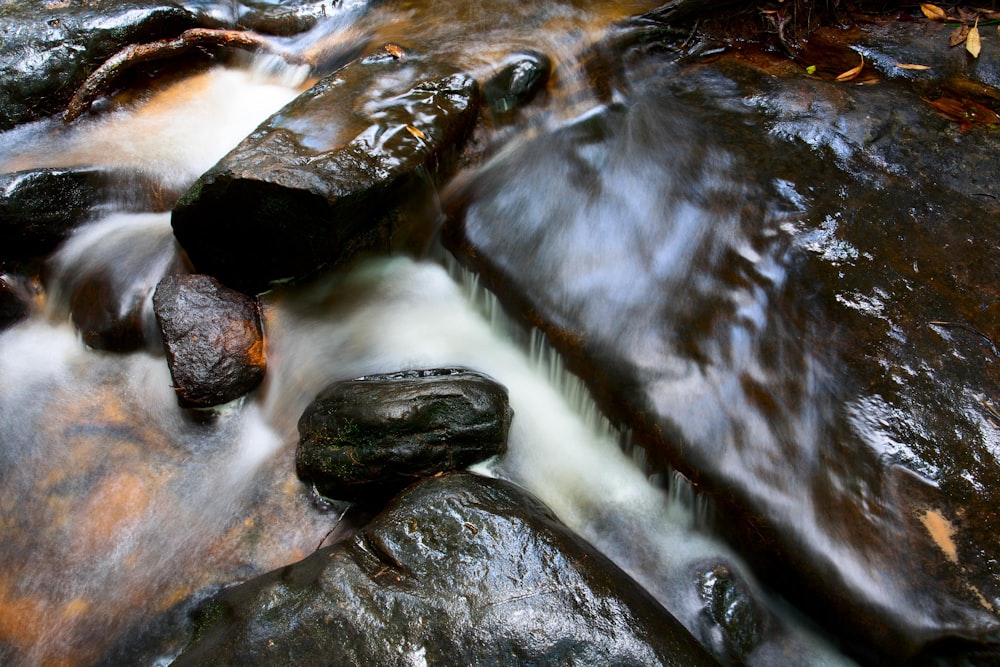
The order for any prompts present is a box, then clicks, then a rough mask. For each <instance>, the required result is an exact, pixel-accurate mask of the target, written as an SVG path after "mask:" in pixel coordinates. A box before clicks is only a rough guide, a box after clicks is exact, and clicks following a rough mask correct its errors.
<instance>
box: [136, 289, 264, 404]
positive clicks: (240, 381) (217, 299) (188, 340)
mask: <svg viewBox="0 0 1000 667" xmlns="http://www.w3.org/2000/svg"><path fill="white" fill-rule="evenodd" d="M153 307H154V310H155V312H156V320H157V322H159V324H160V332H161V334H162V336H163V346H164V349H165V350H166V352H167V363H168V364H169V365H170V375H171V376H172V377H173V380H174V390H175V391H176V392H177V401H178V403H180V405H181V406H182V407H185V408H208V407H212V406H214V405H220V404H222V403H228V402H229V401H232V400H234V399H236V398H239V397H240V396H243V395H244V394H246V393H247V392H249V391H250V390H252V389H253V388H255V387H256V386H257V385H258V384H260V382H261V380H263V379H264V372H265V367H266V361H265V358H264V338H263V331H262V328H261V323H260V307H259V305H258V303H257V301H256V299H252V298H250V297H248V296H246V295H245V294H243V293H242V292H237V291H236V290H232V289H229V288H227V287H225V286H224V285H221V284H220V283H219V281H217V280H215V279H214V278H212V277H211V276H204V275H174V276H168V277H166V278H164V279H163V280H162V281H160V284H159V285H157V287H156V292H155V294H154V295H153Z"/></svg>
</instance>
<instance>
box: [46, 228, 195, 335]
mask: <svg viewBox="0 0 1000 667" xmlns="http://www.w3.org/2000/svg"><path fill="white" fill-rule="evenodd" d="M164 217H165V216H164V215H162V214H148V213H147V214H124V213H118V214H115V215H112V216H108V217H107V218H105V219H103V220H100V221H97V222H93V223H89V224H88V225H86V226H84V227H82V228H80V229H79V230H77V231H76V232H75V233H74V234H73V236H72V237H71V238H70V239H68V240H67V241H66V243H65V244H63V246H62V247H61V248H60V249H59V251H58V252H57V253H56V254H55V255H53V257H52V260H51V261H50V263H49V271H48V276H47V278H46V282H47V284H48V285H49V286H50V287H49V291H50V293H51V294H52V301H53V308H54V309H55V312H57V313H60V314H61V311H62V310H66V311H68V314H69V317H70V318H71V320H72V321H73V323H74V324H75V325H76V328H77V329H78V330H79V332H80V335H81V336H82V338H83V341H84V343H86V344H87V345H89V346H90V347H93V348H95V349H99V350H108V351H114V352H128V351H133V350H137V349H139V348H141V347H143V345H146V344H149V343H152V342H156V341H158V338H159V336H158V333H157V332H156V326H155V322H153V312H152V303H151V301H150V296H151V295H152V292H153V289H154V287H155V286H156V283H158V282H159V281H160V279H161V278H163V277H164V276H165V275H167V274H169V273H173V272H175V271H178V270H181V267H182V266H183V260H182V258H181V257H180V255H179V254H178V252H177V249H176V246H175V245H174V244H173V243H171V239H170V228H169V227H168V226H166V225H164V222H165V221H164ZM153 349H155V347H153Z"/></svg>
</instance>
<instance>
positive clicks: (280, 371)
mask: <svg viewBox="0 0 1000 667" xmlns="http://www.w3.org/2000/svg"><path fill="white" fill-rule="evenodd" d="M595 4H600V8H599V9H594V8H593V7H592V5H595ZM655 4H656V3H649V2H617V3H590V2H576V3H573V2H566V3H495V2H491V3H485V2H484V3H475V2H470V3H458V2H452V1H443V0H442V1H433V0H432V1H426V2H402V3H392V4H390V3H385V5H382V6H379V7H376V8H374V9H371V10H368V11H362V7H361V6H360V5H358V6H354V5H350V4H348V6H347V7H346V8H345V9H344V11H343V13H342V14H340V15H338V16H336V17H333V18H331V19H330V20H329V21H327V22H324V23H321V24H320V25H319V26H318V27H317V28H316V29H315V30H314V31H312V32H311V33H310V34H308V35H305V36H300V37H297V38H294V39H289V40H286V41H285V42H284V47H285V48H287V49H290V50H291V49H294V50H296V51H299V52H307V53H310V54H312V57H313V58H314V59H315V60H317V61H324V59H326V60H327V61H335V60H336V59H337V57H338V55H337V54H342V53H343V52H344V51H345V49H347V50H350V49H355V48H357V45H358V44H360V43H368V42H370V43H383V42H389V41H391V42H397V43H401V44H405V45H406V46H407V48H412V49H413V50H414V51H419V52H421V53H426V54H428V55H429V56H433V57H435V58H439V59H441V60H444V61H446V62H452V63H454V64H456V65H458V66H460V67H464V68H466V69H467V70H469V71H470V72H471V73H473V74H474V75H476V76H477V77H480V78H485V77H486V76H488V75H489V74H490V73H491V72H492V71H494V70H495V69H496V68H497V66H498V64H500V63H502V62H503V59H504V58H505V57H506V56H507V55H508V54H509V53H511V52H513V51H517V50H519V49H528V48H530V49H539V50H542V51H544V52H546V53H548V54H549V55H550V56H553V58H554V60H555V63H554V66H555V75H554V80H553V82H552V84H551V85H550V91H551V93H552V94H553V96H554V97H555V98H556V100H557V101H556V103H554V104H551V105H550V106H549V107H548V108H549V109H550V110H552V117H551V118H548V119H545V122H547V123H551V124H553V125H555V124H558V123H560V122H561V120H562V119H564V118H567V117H570V116H573V115H578V114H579V113H580V112H581V110H586V108H587V107H588V105H592V106H593V105H596V104H597V101H596V100H594V99H592V98H590V99H588V98H587V96H585V95H584V96H581V95H580V91H581V90H583V89H584V87H583V86H582V85H581V84H580V78H581V77H582V76H583V74H582V73H581V68H580V66H579V62H578V58H579V56H580V54H581V53H582V52H583V51H584V50H585V49H586V47H587V46H588V45H590V44H592V43H594V42H596V41H598V40H599V39H600V38H601V37H602V36H603V35H604V34H605V33H606V31H607V30H608V28H609V26H610V25H611V24H612V22H613V21H615V20H617V19H620V18H624V17H627V16H630V15H634V14H636V13H639V12H641V11H643V10H646V9H649V8H651V6H653V5H655ZM534 5H542V7H541V8H536V7H535V6H534ZM310 82H311V79H309V78H308V77H307V76H306V72H305V71H304V70H303V69H301V68H275V67H274V66H273V61H272V60H267V59H259V60H255V61H253V62H247V63H244V64H243V65H238V66H216V67H213V68H211V69H208V70H207V71H202V72H199V73H196V74H193V75H192V76H190V77H187V78H183V79H181V80H179V81H175V82H172V83H170V84H169V85H165V86H162V87H159V88H157V89H156V90H153V91H151V92H150V94H149V95H147V96H144V97H142V98H141V99H140V100H139V101H133V102H128V103H123V104H121V105H120V106H118V107H115V108H113V109H111V110H108V111H105V112H103V113H101V114H95V115H93V116H92V117H87V118H84V119H83V120H81V121H80V122H78V123H77V124H75V125H73V126H71V127H68V128H64V127H62V126H60V125H58V124H57V123H56V122H54V121H41V122H38V123H34V124H31V125H29V126H26V127H22V128H18V129H16V130H13V131H11V132H9V133H7V134H6V135H2V136H0V166H2V169H3V170H4V171H12V170H17V169H26V168H33V167H42V166H71V165H101V166H112V167H122V168H126V169H131V170H136V171H139V172H142V173H144V174H147V175H149V176H151V177H153V178H155V179H157V181H158V182H160V183H162V184H163V186H164V188H166V189H177V188H179V187H180V188H183V187H185V186H186V185H188V184H190V183H191V182H193V181H194V179H195V178H197V176H198V175H199V174H200V173H202V172H203V171H204V170H205V169H207V168H208V167H210V166H211V165H212V164H213V163H214V162H215V161H216V160H218V159H219V158H220V157H221V156H222V155H224V154H225V153H226V152H227V151H228V150H229V148H231V147H232V146H233V145H235V144H236V143H237V142H238V141H239V140H240V139H241V138H242V137H243V136H244V135H246V134H248V133H249V132H250V131H251V130H252V129H253V128H254V127H255V126H256V125H257V124H258V123H259V122H260V121H262V120H263V119H264V118H266V117H267V116H268V115H269V114H270V113H272V112H273V111H275V110H277V109H278V108H279V107H281V106H282V105H283V104H284V103H286V102H287V101H289V100H291V99H292V98H293V97H294V96H295V95H296V94H297V93H298V92H300V91H301V90H303V89H304V88H305V87H307V86H308V85H309V83H310ZM521 130H523V131H528V130H527V129H525V128H521ZM532 131H538V129H537V127H536V128H535V129H533V130H532ZM619 185H620V186H621V187H622V188H627V187H628V184H627V183H623V184H619ZM677 242H678V244H683V242H684V239H682V238H680V237H678V239H677ZM676 250H677V252H683V251H684V249H683V247H680V246H678V248H676ZM177 253H178V249H177V248H176V246H175V244H174V241H173V237H172V234H171V230H170V221H169V214H167V213H155V212H148V213H141V214H133V213H129V214H126V213H112V214H110V215H102V216H101V217H100V218H99V219H97V220H95V221H94V222H92V223H90V224H88V225H86V226H84V227H82V228H81V229H79V230H78V231H77V232H76V233H75V235H74V236H73V237H72V238H71V239H69V241H67V242H66V243H65V244H64V245H63V246H62V247H61V248H60V249H59V250H58V251H57V253H56V254H55V255H54V256H53V257H52V258H51V260H50V262H49V267H50V270H49V271H48V272H47V274H46V296H45V298H44V299H40V300H39V302H38V303H37V304H36V308H35V311H34V312H33V313H32V315H31V316H30V317H29V318H27V319H26V320H24V321H22V322H21V323H19V324H17V325H15V326H13V327H11V328H10V329H8V330H6V331H5V332H3V333H0V434H2V441H3V447H2V448H0V480H2V482H0V507H2V510H3V511H2V519H0V532H2V535H3V538H2V540H0V544H2V546H0V561H2V562H3V563H4V565H3V568H2V571H0V661H2V662H4V663H9V664H88V663H93V662H95V661H99V660H100V659H101V658H102V656H104V655H105V654H106V652H107V651H109V650H112V649H114V648H115V647H116V646H119V645H121V644H122V643H123V642H126V641H127V639H128V637H129V636H139V637H142V636H146V635H149V636H154V635H156V633H157V632H158V630H157V629H156V628H155V627H154V626H156V619H158V618H161V617H162V618H164V619H168V620H169V619H171V618H176V617H175V616H171V615H170V614H171V612H172V610H175V609H176V608H177V607H178V605H180V606H181V608H186V607H185V605H188V606H189V605H190V604H191V603H192V602H193V601H194V600H196V599H198V598H199V597H200V596H204V595H205V594H207V592H210V591H212V590H214V589H216V588H217V587H219V586H223V585H227V584H230V583H234V582H236V581H240V580H243V579H245V578H247V577H249V576H252V575H254V574H257V573H261V572H264V571H267V570H269V569H272V568H275V567H278V566H280V565H283V564H286V563H290V562H293V561H295V560H297V559H299V558H301V557H303V556H304V555H305V554H307V553H309V552H310V551H312V550H313V549H315V548H316V546H317V545H318V544H320V543H322V542H323V541H324V539H325V537H326V536H327V534H328V533H329V531H330V530H331V528H333V527H334V525H335V524H336V520H337V517H338V515H339V512H340V510H341V509H342V508H340V507H336V508H330V507H325V506H323V505H321V504H317V503H316V502H315V501H314V499H313V498H312V497H311V495H310V493H309V490H308V489H305V488H303V487H302V485H301V483H300V482H299V481H298V480H297V479H296V477H295V475H294V464H293V457H294V449H295V445H296V443H297V433H296V422H297V419H298V416H299V415H300V414H301V412H302V411H303V409H304V408H305V407H306V405H307V404H308V403H309V402H310V401H311V400H312V398H313V397H314V396H315V395H316V394H317V393H318V392H319V391H320V390H321V389H322V388H323V387H324V386H325V385H326V384H328V383H330V382H332V381H335V380H341V379H346V378H352V377H358V376H361V375H366V374H371V373H377V372H390V371H397V370H400V369H407V368H427V367H443V366H449V367H450V366H467V367H470V368H473V369H476V370H480V371H483V372H486V373H488V374H490V375H492V376H493V377H495V378H497V379H498V380H499V381H500V382H502V383H503V384H505V385H506V386H507V388H508V390H509V392H510V399H511V403H512V406H513V409H514V412H515V415H516V416H515V419H514V421H513V424H512V430H511V434H510V447H509V452H508V453H507V454H506V455H505V456H504V457H502V458H501V459H499V460H496V461H492V462H489V463H488V464H484V465H482V466H480V467H479V470H480V472H482V473H483V474H490V475H497V476H502V477H505V478H509V479H511V480H514V481H516V482H517V483H519V484H521V485H523V486H524V487H526V488H528V489H529V490H531V491H532V492H533V493H535V494H536V495H537V496H539V497H540V498H541V499H542V500H543V501H544V502H545V503H547V504H548V505H549V506H550V507H551V508H552V509H553V510H554V511H555V512H556V513H557V514H558V516H559V517H560V518H562V520H563V521H565V522H566V523H567V524H568V525H569V526H570V527H571V528H573V529H574V530H576V531H577V532H579V533H580V534H581V535H583V536H584V537H585V538H586V539H588V540H590V541H591V542H592V543H593V544H595V545H596V546H597V547H598V548H600V549H601V550H602V551H603V552H604V553H606V554H607V555H609V556H610V557H611V558H612V559H613V560H615V561H616V562H617V563H618V564H619V565H620V566H621V567H622V568H623V569H625V570H626V571H628V572H629V573H630V574H631V575H632V576H633V577H634V578H636V580H637V581H639V582H640V583H641V584H642V585H643V586H645V587H646V588H647V589H648V590H650V591H651V592H652V593H653V595H655V596H656V597H657V598H658V599H659V600H660V601H661V602H662V603H663V604H664V606H666V607H667V608H668V609H669V610H670V611H671V612H673V613H674V614H675V615H676V616H677V617H678V618H679V619H680V620H681V621H682V623H684V624H685V625H686V626H687V627H688V628H689V629H691V630H692V632H694V633H695V634H696V636H699V637H701V638H702V639H703V640H704V641H706V642H708V643H712V642H713V641H715V640H714V639H713V634H712V633H713V632H715V630H713V629H712V628H711V627H710V626H709V625H706V621H705V618H704V612H703V609H704V607H705V602H704V600H703V599H700V598H699V591H698V588H697V586H695V585H692V583H691V579H692V577H693V576H696V575H700V574H704V573H705V572H711V571H718V568H720V567H721V568H725V569H726V571H731V572H735V573H737V576H738V578H740V579H741V580H742V581H743V582H744V585H745V587H746V588H747V589H748V590H749V591H750V593H751V595H752V596H753V597H754V598H756V599H757V600H758V601H759V604H761V605H763V606H764V607H766V608H767V609H768V610H769V613H771V614H774V616H775V618H777V619H779V620H778V621H777V622H778V624H779V626H780V628H781V631H780V632H779V633H778V634H779V635H780V640H778V641H775V642H772V643H766V642H765V643H764V644H762V648H761V649H760V650H759V651H758V652H757V653H756V654H755V655H754V657H753V659H752V661H754V662H756V663H757V664H777V663H776V662H774V661H775V660H779V658H776V657H775V653H774V652H775V651H785V652H788V653H786V656H787V655H796V656H799V658H800V660H801V662H802V664H817V665H818V664H842V663H845V662H847V661H846V659H844V658H843V657H842V656H840V655H839V654H838V653H837V652H836V651H834V650H833V649H832V648H831V647H830V646H829V645H828V644H827V643H825V642H824V641H822V640H821V639H819V638H818V637H817V636H816V635H815V634H814V633H813V632H811V631H810V630H809V629H808V628H806V627H805V626H804V624H803V623H802V622H801V621H800V620H798V618H797V617H796V616H795V615H794V614H792V613H788V612H787V611H786V610H785V609H784V608H783V607H782V605H781V603H780V602H779V601H778V600H776V599H774V598H773V597H772V596H770V595H769V594H768V593H767V591H765V590H763V589H762V588H761V587H760V586H759V585H758V584H756V583H754V579H753V575H752V573H751V572H750V571H749V570H748V568H746V567H745V566H744V565H743V564H742V561H741V559H740V557H739V556H738V554H736V553H734V552H733V551H732V550H731V549H730V548H728V547H727V546H726V545H725V544H724V543H723V542H722V541H720V540H719V539H717V538H715V537H713V534H712V531H711V529H710V524H711V521H712V520H713V518H712V516H711V515H712V511H711V508H710V507H708V506H707V504H706V503H705V501H704V500H701V499H699V498H697V497H696V496H695V495H694V494H692V492H691V491H690V487H689V486H688V485H687V483H686V482H685V480H683V478H681V477H679V476H671V475H669V474H663V473H661V474H658V475H650V471H648V470H646V466H645V464H644V460H643V454H642V450H639V449H636V450H634V451H633V449H632V448H630V447H629V446H628V434H627V433H626V434H623V433H618V432H616V431H614V430H613V429H612V428H611V427H610V425H609V424H608V423H607V422H606V421H605V420H604V419H603V418H602V417H601V416H600V415H599V414H598V412H597V410H596V408H595V406H594V404H593V403H592V402H591V401H590V399H589V397H588V396H587V393H586V391H585V390H584V388H583V385H582V384H581V383H580V382H579V381H578V380H576V379H575V378H573V377H572V376H570V375H569V374H567V373H566V372H565V371H564V370H563V369H562V367H561V363H560V360H559V358H558V357H557V356H556V355H555V354H553V353H552V352H551V350H550V349H549V347H548V345H547V343H546V342H545V341H544V340H543V339H542V338H541V337H540V336H539V335H537V334H534V335H532V334H529V333H526V332H523V331H520V330H518V329H517V328H516V327H514V326H513V325H511V324H510V323H509V322H507V321H506V318H505V317H504V316H503V314H502V313H501V312H500V309H499V307H498V306H497V304H496V302H495V301H494V300H493V298H492V297H491V296H490V295H489V294H488V293H485V292H484V290H482V289H481V288H480V287H479V286H478V284H477V281H476V279H475V278H474V277H472V276H469V275H465V274H464V273H463V272H462V271H461V270H459V269H458V268H456V267H455V266H453V265H452V264H451V262H450V261H448V259H447V258H446V257H445V253H444V251H437V252H434V253H432V256H430V257H425V258H419V259H413V258H403V257H397V258H390V259H371V260H365V261H362V262H359V263H357V264H356V265H354V266H352V267H351V268H350V269H349V270H344V271H338V272H335V273H332V274H330V275H328V276H325V277H323V278H321V279H319V280H317V281H315V282H313V283H311V284H309V285H306V286H301V287H299V288H289V289H287V290H278V291H274V292H271V293H269V294H267V295H265V296H264V297H263V312H264V317H265V329H266V337H267V342H266V344H267V360H268V375H267V379H266V381H265V383H264V385H263V386H262V387H261V388H260V389H258V390H257V391H256V392H254V394H252V395H251V396H249V397H247V398H246V399H244V400H241V401H238V402H235V403H233V404H230V405H228V406H225V407H223V408H221V409H219V410H216V411H214V412H212V413H211V414H208V415H203V416H202V417H200V418H197V419H195V418H193V417H192V415H191V414H190V413H187V412H185V411H183V410H181V409H180V408H179V407H178V406H177V403H176V399H175V396H174V393H173V390H172V388H171V382H170V376H169V372H168V370H167V366H166V363H165V360H164V358H163V356H162V353H161V351H159V350H158V349H157V348H158V342H157V340H156V334H155V326H154V323H153V320H152V316H151V305H150V304H149V303H148V301H147V304H146V309H145V315H144V317H145V329H146V331H147V343H146V346H145V347H144V348H143V349H141V350H139V351H137V352H133V353H129V354H115V353H107V352H101V351H98V350H94V349H91V348H89V347H87V346H86V345H85V344H84V343H83V341H82V340H81V339H80V336H79V335H78V334H77V333H76V331H75V329H74V327H73V324H72V322H71V310H72V303H71V302H72V300H71V298H70V294H71V293H72V292H73V289H74V286H75V284H76V281H77V280H78V279H79V277H80V276H81V275H85V274H87V273H94V272H98V273H105V274H109V275H113V276H114V281H116V282H117V283H120V284H121V285H123V289H124V290H125V291H128V290H129V289H131V290H132V292H133V293H134V294H136V295H138V296H137V297H136V298H145V299H147V300H148V299H149V292H150V288H151V286H152V285H151V284H149V282H148V281H149V280H150V276H151V275H153V276H155V275H157V274H158V273H161V272H162V270H163V269H164V267H167V266H169V265H170V264H171V263H172V262H175V261H177V260H178V254H177ZM716 520H717V519H716ZM706 563H708V564H710V567H708V568H707V569H706V567H705V564H706ZM712 568H716V569H715V570H713V569H712ZM164 622H167V621H164ZM151 628H152V629H151Z"/></svg>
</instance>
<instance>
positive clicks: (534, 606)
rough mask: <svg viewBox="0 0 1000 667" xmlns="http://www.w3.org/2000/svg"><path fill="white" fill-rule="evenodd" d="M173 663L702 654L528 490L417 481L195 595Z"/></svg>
mask: <svg viewBox="0 0 1000 667" xmlns="http://www.w3.org/2000/svg"><path fill="white" fill-rule="evenodd" d="M200 623H201V627H199V628H198V629H197V631H196V637H197V639H196V640H195V641H194V642H193V644H192V645H191V646H190V647H189V648H188V649H187V651H186V652H185V653H184V654H183V655H181V656H180V657H179V658H178V659H177V661H176V662H175V663H174V664H175V665H177V666H178V667H183V666H184V665H200V664H206V663H211V664H220V665H222V664H226V665H243V664H273V663H275V662H284V663H294V664H336V665H376V664H377V665H409V664H413V663H414V662H415V661H417V662H419V663H420V664H428V665H480V664H522V665H525V664H559V665H612V664H613V665H635V666H639V665H642V666H643V667H646V666H649V665H685V666H694V665H709V664H715V663H714V661H713V660H712V659H711V658H710V657H709V656H708V655H706V654H705V652H704V650H703V649H702V648H701V647H700V645H699V644H698V643H697V642H696V641H695V640H694V639H693V638H692V637H691V635H690V634H688V632H687V631H686V630H684V628H683V627H681V625H680V624H679V623H677V621H676V620H675V619H674V618H673V617H672V616H670V614H669V613H668V612H666V611H665V610H664V609H663V608H662V607H660V606H659V605H658V604H657V603H656V602H655V601H654V600H653V599H652V598H651V597H650V596H649V595H648V594H647V593H646V592H645V591H643V590H642V589H641V588H640V587H639V586H638V585H636V584H635V582H633V581H632V580H631V579H629V578H628V576H627V575H625V574H624V573H623V572H622V571H621V570H619V569H618V568H617V567H615V566H614V564H612V563H611V562H610V561H608V560H607V559H606V558H605V557H604V556H602V555H601V554H600V553H599V552H597V551H596V550H594V549H593V548H592V547H591V546H589V545H588V544H587V543H585V542H584V541H583V540H581V539H580V538H578V537H576V536H575V535H573V534H572V533H571V532H570V531H569V530H568V529H566V528H565V527H564V526H563V525H562V524H561V523H559V522H558V520H557V519H556V518H555V517H554V516H553V515H552V514H551V513H550V512H549V511H548V509H547V508H545V507H544V506H543V505H541V504H540V503H539V502H538V501H537V500H535V499H534V498H532V497H531V496H529V495H527V494H526V493H524V492H523V491H520V490H519V489H517V488H516V487H514V486H513V485H511V484H509V483H507V482H503V481H500V480H495V479H486V478H481V477H477V476H475V475H471V474H468V473H452V474H448V475H444V476H441V477H436V478H431V479H428V480H426V481H424V482H421V483H419V484H416V485H414V486H412V487H410V488H409V489H407V490H406V491H404V492H403V493H402V494H400V496H398V497H397V498H396V499H395V500H393V502H392V503H391V504H390V505H389V506H388V507H387V508H386V509H385V510H384V511H383V512H382V513H381V514H379V515H378V516H376V517H375V518H374V519H373V520H372V521H371V523H369V524H368V525H367V526H366V527H365V528H364V529H362V530H361V531H360V532H359V533H357V534H356V535H355V536H354V537H352V538H351V539H350V540H349V541H346V542H342V543H340V544H337V545H334V546H332V547H329V548H326V549H322V550H320V551H318V552H316V553H314V554H313V555H312V556H310V557H308V558H306V559H305V560H303V561H301V562H299V563H296V564H294V565H290V566H288V567H285V568H282V569H280V570H276V571H274V572H271V573H269V574H267V575H264V576H263V577H259V578H257V579H254V580H251V581H249V582H247V583H245V584H242V585H239V586H235V587H233V588H230V589H228V590H226V591H224V592H222V593H220V594H219V595H218V596H216V598H214V599H213V600H212V601H210V602H209V603H208V604H207V605H205V606H204V607H203V611H202V613H201V621H200Z"/></svg>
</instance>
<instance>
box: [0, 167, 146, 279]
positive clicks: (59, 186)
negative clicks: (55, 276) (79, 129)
mask: <svg viewBox="0 0 1000 667" xmlns="http://www.w3.org/2000/svg"><path fill="white" fill-rule="evenodd" d="M157 191H158V188H155V187H154V186H153V184H152V183H151V182H149V181H148V180H146V179H144V178H143V177H142V176H140V175H137V174H126V173H122V172H115V171H110V170H105V169H99V168H96V167H82V168H67V169H33V170H28V171H19V172H13V173H8V174H2V175H0V260H5V259H26V258H30V257H36V256H42V255H46V254H48V253H49V252H51V251H52V250H54V249H55V248H56V246H58V245H59V244H60V243H61V242H63V241H64V240H66V239H67V238H68V237H69V235H70V233H71V232H72V230H73V229H75V228H76V227H78V226H80V225H81V224H84V223H85V222H89V221H91V220H94V219H96V218H97V217H99V216H100V215H101V211H102V209H105V208H108V207H110V206H113V207H114V208H116V209H118V210H163V208H164V203H163V202H159V201H158V196H157V195H156V194H155V193H156V192H157ZM123 192H127V193H128V196H127V198H126V197H124V196H123V195H122V193H123Z"/></svg>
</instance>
